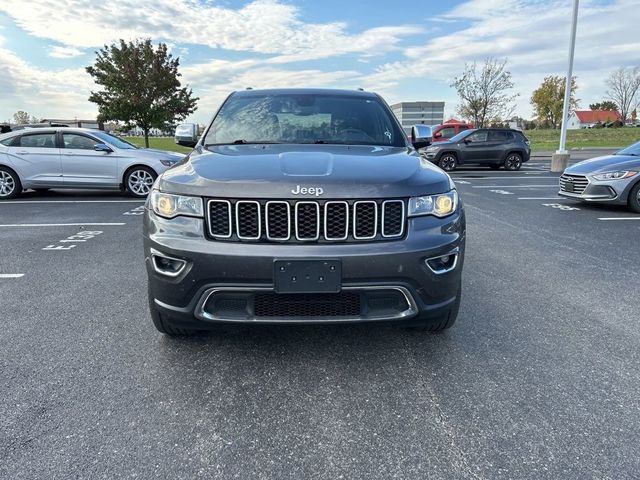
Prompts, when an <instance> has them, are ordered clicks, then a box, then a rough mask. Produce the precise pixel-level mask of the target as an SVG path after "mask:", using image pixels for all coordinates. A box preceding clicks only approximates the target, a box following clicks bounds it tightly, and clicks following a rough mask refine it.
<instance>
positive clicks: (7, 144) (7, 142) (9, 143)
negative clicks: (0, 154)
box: [0, 137, 13, 147]
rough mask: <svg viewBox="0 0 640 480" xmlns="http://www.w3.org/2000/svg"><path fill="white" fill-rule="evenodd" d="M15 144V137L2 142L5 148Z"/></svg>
mask: <svg viewBox="0 0 640 480" xmlns="http://www.w3.org/2000/svg"><path fill="white" fill-rule="evenodd" d="M12 142H13V137H9V138H5V139H4V140H2V141H0V144H2V145H4V146H5V147H8V146H10V145H11V143H12Z"/></svg>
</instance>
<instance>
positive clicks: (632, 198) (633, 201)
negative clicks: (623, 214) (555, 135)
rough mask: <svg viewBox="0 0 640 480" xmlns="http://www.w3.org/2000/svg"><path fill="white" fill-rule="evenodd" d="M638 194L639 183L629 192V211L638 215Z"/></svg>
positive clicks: (639, 208)
mask: <svg viewBox="0 0 640 480" xmlns="http://www.w3.org/2000/svg"><path fill="white" fill-rule="evenodd" d="M639 192H640V182H638V183H636V184H635V185H634V186H633V188H631V191H629V200H628V202H627V203H628V204H629V209H630V210H631V211H632V212H635V213H640V199H639V198H638V193H639Z"/></svg>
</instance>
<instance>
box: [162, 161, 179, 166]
mask: <svg viewBox="0 0 640 480" xmlns="http://www.w3.org/2000/svg"><path fill="white" fill-rule="evenodd" d="M160 163H161V164H162V165H164V166H165V167H170V166H171V165H175V164H176V163H178V161H177V160H160Z"/></svg>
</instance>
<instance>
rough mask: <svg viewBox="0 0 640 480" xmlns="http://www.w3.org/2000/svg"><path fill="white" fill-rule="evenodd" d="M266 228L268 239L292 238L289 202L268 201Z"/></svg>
mask: <svg viewBox="0 0 640 480" xmlns="http://www.w3.org/2000/svg"><path fill="white" fill-rule="evenodd" d="M265 209H266V228H265V230H266V231H267V239H268V240H280V241H285V240H289V238H291V206H290V205H289V202H283V201H281V202H267V204H266V206H265Z"/></svg>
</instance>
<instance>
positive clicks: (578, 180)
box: [560, 174, 589, 195]
mask: <svg viewBox="0 0 640 480" xmlns="http://www.w3.org/2000/svg"><path fill="white" fill-rule="evenodd" d="M569 184H573V191H571V189H570V188H568V185H569ZM588 185H589V180H588V179H587V177H585V176H583V175H566V174H563V175H562V176H561V177H560V190H561V191H563V192H569V193H575V194H578V195H580V194H582V193H583V192H584V191H585V189H586V188H587V186H588Z"/></svg>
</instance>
